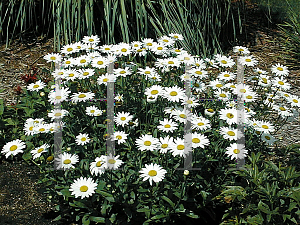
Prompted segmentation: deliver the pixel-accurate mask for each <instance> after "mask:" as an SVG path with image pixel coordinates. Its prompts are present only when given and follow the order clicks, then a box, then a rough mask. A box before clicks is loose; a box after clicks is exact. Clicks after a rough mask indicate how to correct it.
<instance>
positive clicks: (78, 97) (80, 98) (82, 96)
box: [71, 92, 95, 103]
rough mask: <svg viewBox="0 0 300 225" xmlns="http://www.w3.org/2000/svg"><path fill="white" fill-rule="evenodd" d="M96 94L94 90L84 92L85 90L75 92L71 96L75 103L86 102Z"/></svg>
mask: <svg viewBox="0 0 300 225" xmlns="http://www.w3.org/2000/svg"><path fill="white" fill-rule="evenodd" d="M94 96H95V93H92V92H87V93H83V92H79V93H73V95H72V97H71V101H72V102H73V103H77V102H86V101H87V100H90V99H93V98H94Z"/></svg>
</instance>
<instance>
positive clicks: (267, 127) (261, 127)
mask: <svg viewBox="0 0 300 225" xmlns="http://www.w3.org/2000/svg"><path fill="white" fill-rule="evenodd" d="M257 130H258V131H261V132H265V133H268V134H269V133H270V132H274V131H275V128H274V126H273V125H272V124H271V123H269V122H266V121H259V124H258V127H257Z"/></svg>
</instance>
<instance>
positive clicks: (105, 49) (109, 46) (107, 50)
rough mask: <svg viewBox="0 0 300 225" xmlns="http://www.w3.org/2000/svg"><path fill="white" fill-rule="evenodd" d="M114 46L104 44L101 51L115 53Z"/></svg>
mask: <svg viewBox="0 0 300 225" xmlns="http://www.w3.org/2000/svg"><path fill="white" fill-rule="evenodd" d="M112 47H113V45H102V46H100V51H101V52H103V53H107V54H112V53H113V49H112Z"/></svg>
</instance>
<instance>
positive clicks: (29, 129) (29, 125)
mask: <svg viewBox="0 0 300 225" xmlns="http://www.w3.org/2000/svg"><path fill="white" fill-rule="evenodd" d="M35 126H36V125H35V123H34V120H33V119H32V118H29V119H27V120H26V122H25V124H24V128H23V130H24V131H25V135H27V136H29V135H34V134H36V132H35V130H34V127H35Z"/></svg>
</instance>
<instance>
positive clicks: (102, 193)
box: [96, 189, 112, 197]
mask: <svg viewBox="0 0 300 225" xmlns="http://www.w3.org/2000/svg"><path fill="white" fill-rule="evenodd" d="M96 192H97V193H99V194H101V195H102V196H104V197H112V194H109V193H107V192H105V191H100V190H98V189H97V190H96Z"/></svg>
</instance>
